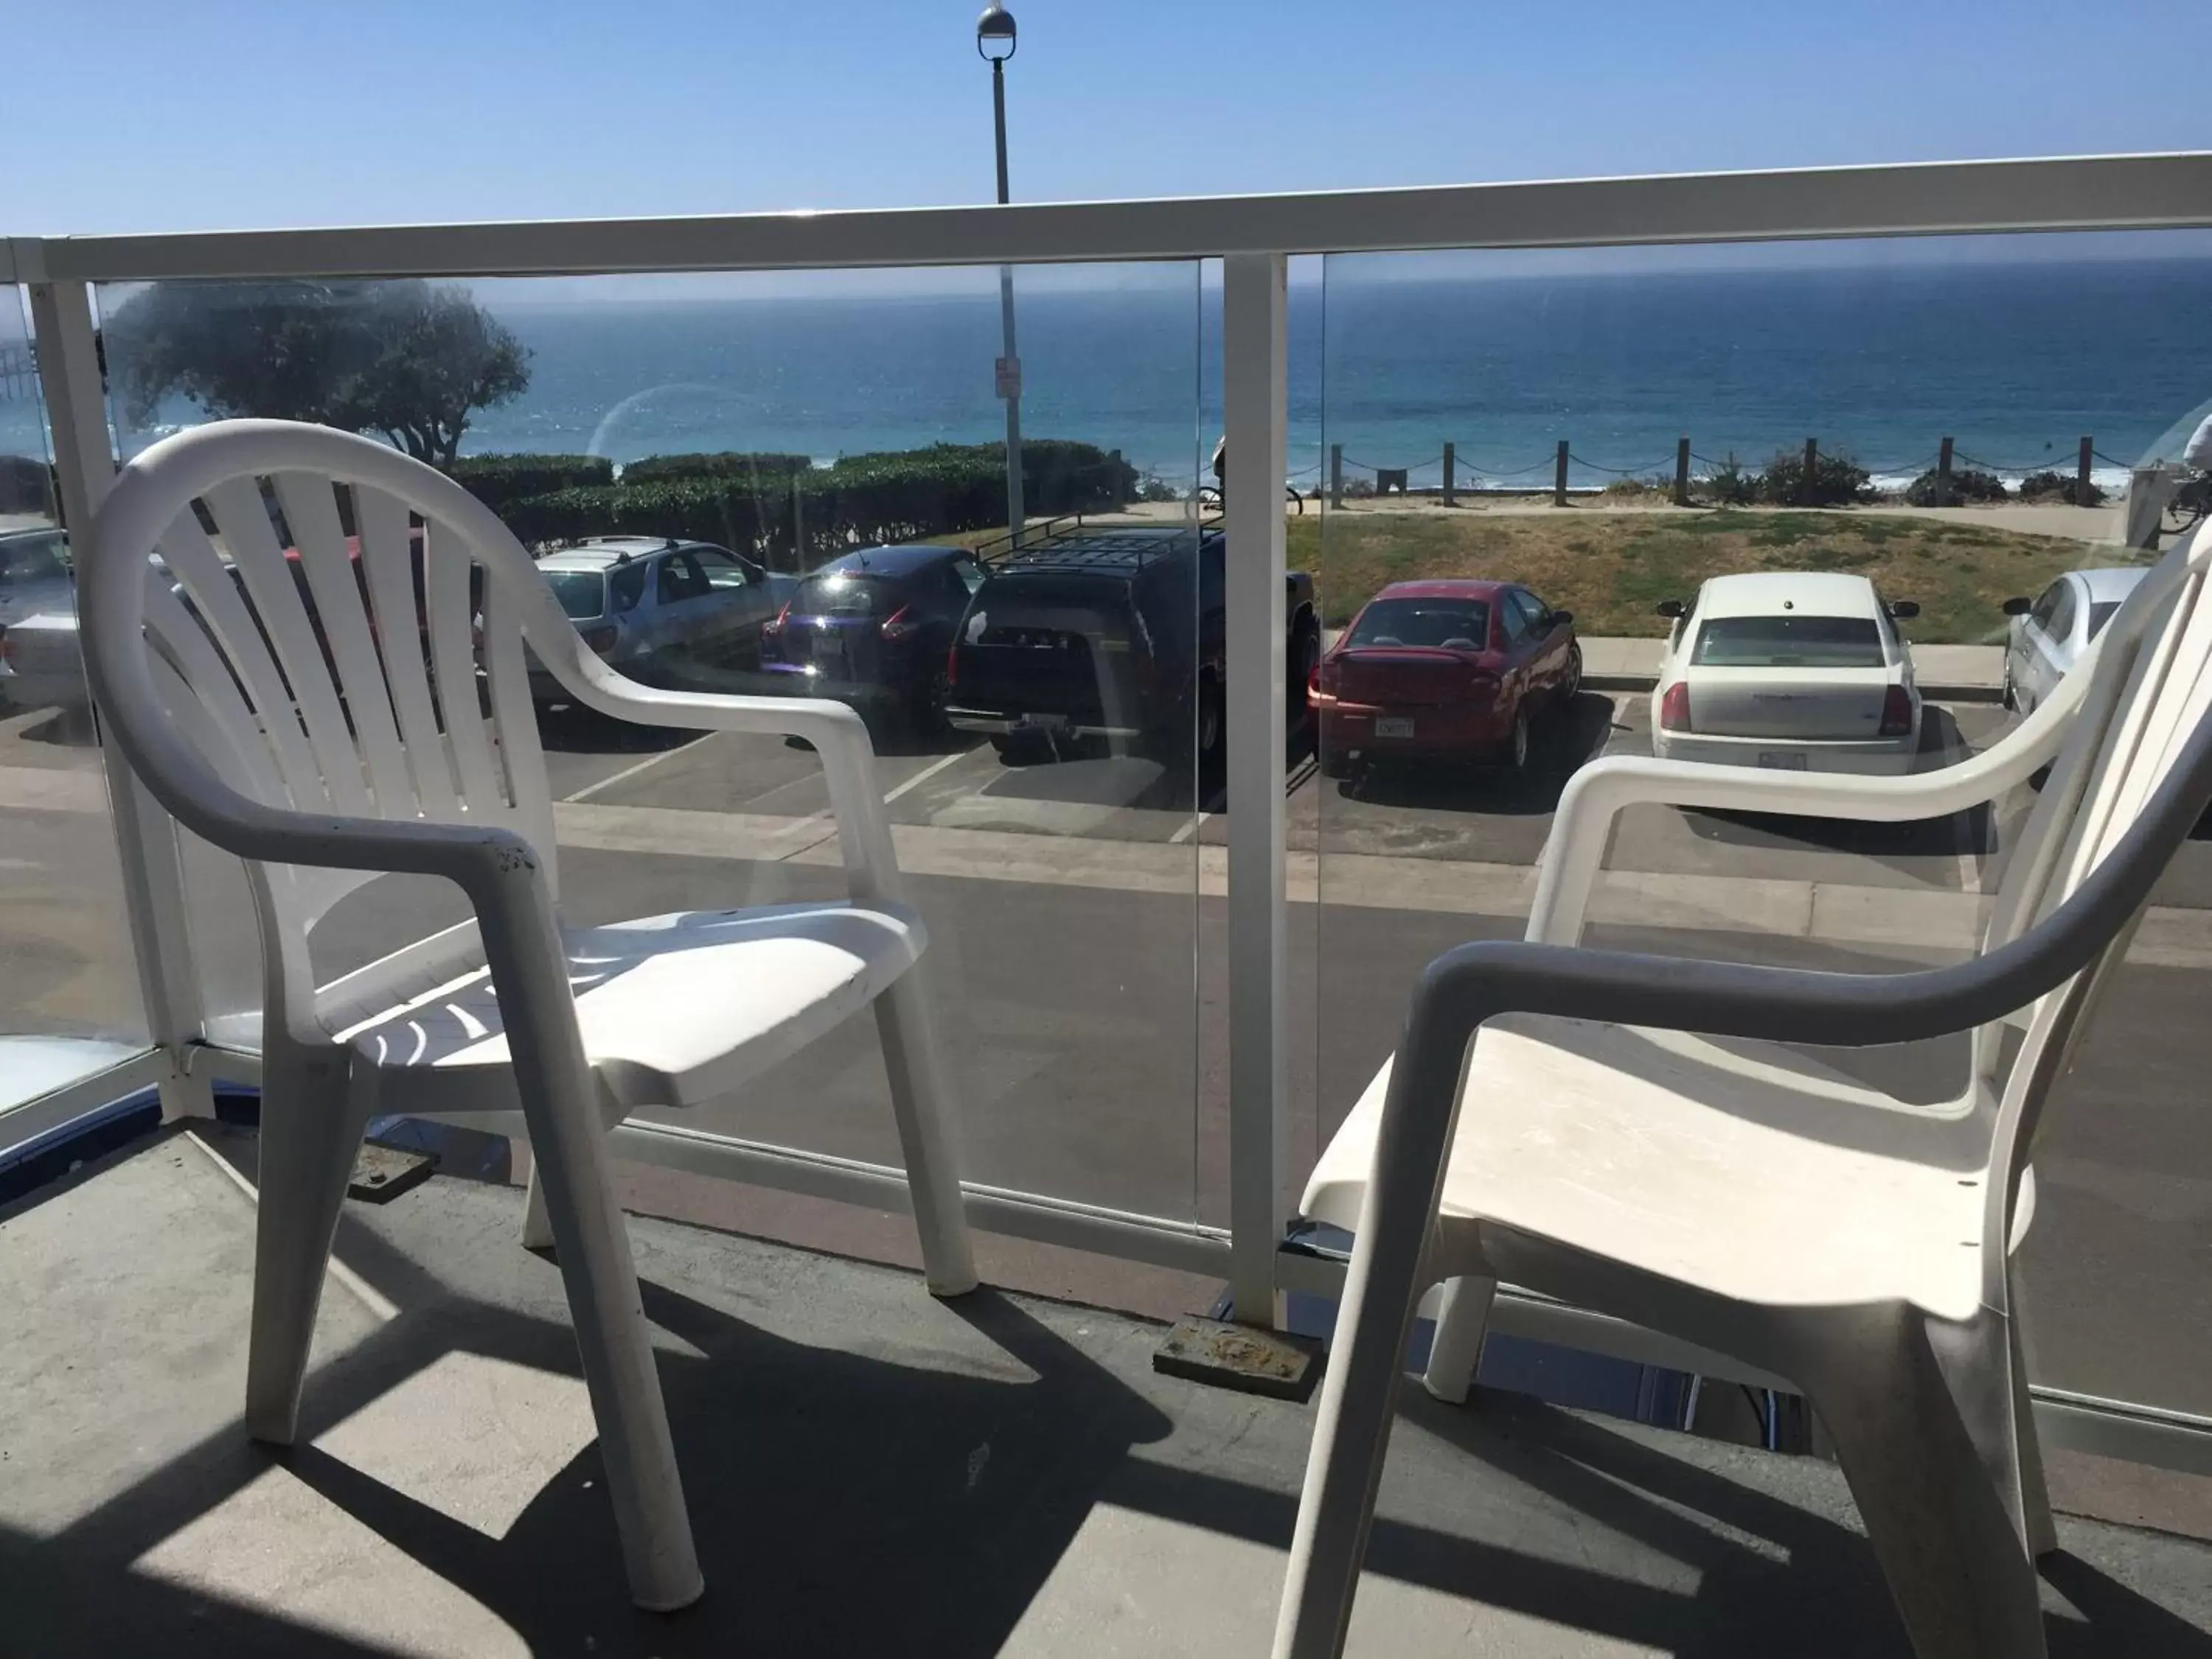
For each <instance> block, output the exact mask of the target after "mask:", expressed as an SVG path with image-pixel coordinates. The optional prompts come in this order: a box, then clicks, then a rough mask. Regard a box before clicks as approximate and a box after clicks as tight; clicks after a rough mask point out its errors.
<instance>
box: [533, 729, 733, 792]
mask: <svg viewBox="0 0 2212 1659" xmlns="http://www.w3.org/2000/svg"><path fill="white" fill-rule="evenodd" d="M713 736H714V733H713V732H701V733H700V734H699V735H698V736H697V737H696V738H687V739H685V740H684V742H682V743H679V744H677V745H676V746H675V747H674V748H673V749H663V750H660V751H659V753H657V754H652V755H647V757H645V758H644V759H643V760H641V761H639V762H638V763H636V764H635V765H634V766H625V767H623V769H622V770H621V771H619V772H610V773H609V774H608V775H606V776H605V777H603V778H601V779H600V780H599V781H598V782H597V783H587V784H586V785H585V786H584V787H582V788H581V789H579V790H578V791H576V793H574V794H573V795H563V796H562V798H561V799H563V800H589V799H591V798H592V796H594V795H596V794H598V793H599V792H600V791H601V790H603V789H611V788H613V787H615V786H616V785H617V784H618V783H627V782H628V781H629V780H630V779H632V778H634V777H635V776H636V775H638V774H639V773H641V772H644V771H647V770H650V769H652V768H653V767H656V766H658V765H659V764H660V763H661V762H663V761H665V760H666V759H668V758H669V757H671V755H680V754H682V753H683V752H684V750H687V749H690V748H695V747H696V746H697V745H698V744H702V743H704V742H706V741H707V739H708V738H711V737H713Z"/></svg>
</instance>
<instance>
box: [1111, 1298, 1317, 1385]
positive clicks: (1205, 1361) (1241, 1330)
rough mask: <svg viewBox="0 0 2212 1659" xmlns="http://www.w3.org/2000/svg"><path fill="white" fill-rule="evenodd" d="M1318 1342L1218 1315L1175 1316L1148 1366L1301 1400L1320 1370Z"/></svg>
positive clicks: (1164, 1372) (1167, 1373)
mask: <svg viewBox="0 0 2212 1659" xmlns="http://www.w3.org/2000/svg"><path fill="white" fill-rule="evenodd" d="M1321 1366H1322V1352H1321V1348H1320V1346H1319V1345H1318V1344H1316V1343H1313V1342H1310V1341H1308V1340H1305V1339H1304V1338H1303V1337H1296V1336H1285V1335H1284V1334H1282V1333H1281V1332H1279V1331H1264V1330H1256V1329H1255V1328H1252V1327H1250V1326H1249V1325H1231V1324H1227V1323H1225V1322H1222V1321H1221V1320H1218V1319H1200V1318H1198V1317H1196V1316H1193V1317H1190V1318H1188V1319H1179V1320H1177V1321H1176V1323H1175V1326H1174V1328H1172V1329H1171V1330H1170V1331H1169V1332H1168V1334H1167V1335H1166V1337H1165V1338H1164V1339H1163V1340H1162V1341H1161V1343H1160V1346H1158V1347H1157V1348H1155V1349H1153V1350H1152V1369H1153V1370H1156V1371H1158V1372H1160V1373H1161V1374H1162V1375H1164V1376H1180V1377H1185V1378H1188V1380H1189V1381H1191V1382H1193V1383H1212V1385H1213V1386H1214V1387H1216V1388H1218V1389H1238V1390H1239V1391H1241V1392H1243V1393H1245V1394H1263V1395H1267V1396H1269V1397H1270V1398H1271V1399H1275V1400H1296V1401H1304V1399H1305V1398H1306V1397H1307V1396H1308V1395H1310V1394H1311V1393H1312V1392H1313V1386H1314V1383H1315V1382H1316V1380H1317V1379H1318V1378H1319V1377H1320V1376H1321Z"/></svg>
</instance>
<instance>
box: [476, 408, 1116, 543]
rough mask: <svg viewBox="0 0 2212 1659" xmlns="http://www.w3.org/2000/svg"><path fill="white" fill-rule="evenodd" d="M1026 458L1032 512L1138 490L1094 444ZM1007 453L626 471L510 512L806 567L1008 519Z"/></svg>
mask: <svg viewBox="0 0 2212 1659" xmlns="http://www.w3.org/2000/svg"><path fill="white" fill-rule="evenodd" d="M1005 453H1006V447H1005V446H1004V445H1003V444H934V445H932V446H931V447H928V448H927V449H915V450H904V451H897V452H890V453H879V454H867V455H848V456H847V457H845V458H844V459H842V460H840V461H838V462H836V464H835V465H830V466H821V467H817V466H807V467H804V468H801V469H799V470H797V471H787V472H781V473H778V472H770V471H766V470H765V469H763V471H757V472H748V473H744V474H721V475H712V474H709V475H706V476H696V475H695V476H692V477H675V478H660V477H652V476H650V475H648V476H647V477H642V478H641V477H639V476H638V468H637V467H626V468H624V469H623V478H622V482H621V483H599V484H592V485H586V486H580V487H579V486H571V487H568V488H565V489H555V490H550V491H548V492H546V493H545V494H544V495H533V496H530V497H527V498H525V499H522V500H520V501H513V502H510V503H508V504H507V506H506V507H502V508H501V517H503V518H504V519H505V520H507V526H508V528H510V529H511V530H513V532H514V533H515V534H516V535H517V536H518V537H520V538H521V539H522V540H524V541H526V542H556V541H581V540H585V539H587V538H592V537H595V536H613V535H637V536H682V537H696V538H699V539H700V540H702V541H710V542H716V543H720V544H721V545H723V546H725V547H731V548H735V549H738V550H740V551H744V552H748V553H750V554H752V555H753V556H755V557H757V558H760V559H763V560H765V561H767V562H770V563H773V564H781V565H789V564H791V563H793V562H796V563H797V564H799V565H800V566H808V565H811V564H812V563H814V562H817V560H819V559H822V558H826V557H829V556H832V555H834V554H836V553H839V552H842V551H843V550H845V549H847V548H848V547H858V546H866V545H869V544H872V543H877V542H908V541H919V540H921V539H923V538H927V537H930V536H943V535H950V534H955V533H957V532H963V531H970V530H987V529H991V528H994V527H995V526H1000V525H1001V524H1003V523H1005V522H1006V473H1005V471H1003V470H1002V461H1001V458H1002V457H1003V456H1004V455H1005ZM1022 453H1023V455H1024V459H1027V460H1028V462H1029V464H1030V478H1029V480H1028V490H1027V495H1026V505H1027V507H1028V508H1029V510H1030V512H1031V513H1038V514H1043V513H1076V512H1083V511H1086V510H1096V509H1097V508H1100V507H1107V506H1109V505H1111V504H1112V503H1113V502H1114V501H1115V500H1117V499H1126V498H1127V496H1129V495H1134V494H1135V493H1136V487H1137V482H1138V481H1137V477H1136V474H1135V471H1134V470H1133V469H1132V468H1129V467H1127V466H1126V465H1122V466H1121V474H1122V476H1121V479H1120V481H1119V482H1120V483H1121V490H1122V495H1121V496H1120V497H1117V496H1116V495H1115V493H1114V488H1113V486H1114V484H1115V474H1114V468H1115V465H1118V464H1117V463H1115V462H1114V461H1113V460H1112V459H1111V458H1110V457H1109V456H1107V455H1106V454H1104V453H1103V452H1101V451H1100V450H1099V449H1097V447H1095V446H1093V445H1091V444H1079V443H1072V442H1068V441H1063V440H1054V439H1042V440H1036V441H1024V444H1023V445H1022ZM669 459H678V460H683V459H684V458H669ZM706 459H717V460H718V459H720V458H719V457H710V458H706ZM685 464H689V463H688V462H686V463H685ZM643 465H646V464H645V463H642V462H641V463H639V464H638V466H639V467H642V466H643ZM802 543H803V544H802Z"/></svg>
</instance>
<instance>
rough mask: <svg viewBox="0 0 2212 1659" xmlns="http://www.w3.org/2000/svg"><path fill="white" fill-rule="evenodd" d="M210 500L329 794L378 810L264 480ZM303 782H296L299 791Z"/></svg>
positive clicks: (233, 483)
mask: <svg viewBox="0 0 2212 1659" xmlns="http://www.w3.org/2000/svg"><path fill="white" fill-rule="evenodd" d="M202 499H203V500H204V501H206V503H207V505H208V507H209V510H210V511H211V512H212V513H214V514H215V522H216V532H217V533H219V534H220V535H221V536H222V539H223V544H224V545H225V546H227V547H228V549H229V550H230V556H231V558H232V560H233V561H234V563H235V567H236V568H237V570H238V573H239V576H240V579H241V580H243V581H244V582H245V584H246V597H247V598H248V599H250V600H251V601H252V605H253V611H254V615H255V617H257V618H258V620H259V622H260V623H261V627H262V629H263V631H264V633H265V634H266V635H268V638H269V642H270V645H271V646H272V647H275V649H276V662H277V665H278V666H279V667H281V668H282V669H283V671H284V683H285V684H287V685H289V687H290V688H291V691H292V701H293V702H295V704H297V705H298V708H299V710H300V719H301V724H303V725H304V726H306V727H307V745H308V747H309V748H311V749H313V750H314V755H315V764H316V766H317V767H318V768H319V769H320V770H321V775H322V785H323V789H324V792H325V793H326V794H327V795H328V796H329V797H330V802H331V806H333V807H334V808H336V809H337V811H341V812H348V813H359V814H361V815H362V816H364V817H366V816H368V814H370V813H371V812H373V811H374V810H375V809H374V806H373V805H372V804H371V802H370V799H369V794H368V783H367V782H366V781H364V779H363V778H362V769H361V756H360V754H359V752H358V751H356V750H355V748H354V746H353V738H352V736H351V734H350V733H349V732H347V730H346V718H345V710H344V709H343V708H341V707H340V706H339V704H338V694H337V687H336V686H335V685H333V684H331V673H330V668H329V665H327V664H326V663H325V662H324V660H323V647H322V646H321V645H320V643H319V642H318V641H317V640H316V638H315V629H314V627H313V623H310V622H309V621H308V620H307V605H306V603H305V602H304V601H303V600H302V599H301V597H300V584H299V582H298V581H297V580H295V578H294V576H293V574H292V562H291V561H290V560H289V559H288V558H286V557H285V556H284V550H283V548H282V547H280V546H278V545H277V543H276V527H275V526H273V525H271V524H270V522H269V510H268V508H267V507H265V506H264V504H263V499H262V495H261V488H260V484H259V482H258V480H256V479H253V478H233V479H231V480H229V481H228V483H220V484H217V485H216V487H215V488H214V489H210V490H209V491H208V493H207V494H206V495H205V496H204V497H203V498H202ZM194 597H195V598H197V597H198V595H197V592H195V595H194ZM298 783H299V780H296V779H295V781H294V784H295V788H296V787H298Z"/></svg>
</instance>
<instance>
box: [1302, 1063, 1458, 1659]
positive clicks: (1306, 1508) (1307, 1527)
mask: <svg viewBox="0 0 2212 1659" xmlns="http://www.w3.org/2000/svg"><path fill="white" fill-rule="evenodd" d="M1410 1086H1413V1085H1409V1084H1407V1081H1406V1074H1405V1073H1404V1072H1403V1071H1402V1070H1401V1073H1400V1074H1399V1076H1398V1077H1397V1078H1396V1079H1394V1080H1393V1087H1394V1089H1396V1088H1406V1087H1410ZM1394 1104H1395V1097H1394ZM1456 1117H1457V1113H1456V1111H1454V1112H1452V1113H1449V1114H1443V1113H1439V1114H1436V1115H1434V1116H1433V1117H1429V1118H1423V1117H1413V1118H1411V1119H1409V1120H1408V1121H1407V1122H1406V1123H1405V1124H1404V1126H1403V1127H1401V1128H1400V1129H1397V1130H1395V1131H1394V1129H1393V1127H1392V1123H1391V1109H1390V1108H1386V1109H1385V1115H1384V1124H1383V1134H1382V1136H1381V1138H1380V1139H1378V1140H1377V1143H1376V1154H1375V1167H1374V1171H1373V1174H1372V1175H1371V1176H1370V1178H1369V1180H1368V1183H1367V1193H1366V1196H1365V1198H1364V1200H1362V1201H1361V1204H1360V1208H1359V1225H1358V1231H1356V1233H1355V1234H1354V1235H1353V1243H1352V1266H1351V1267H1350V1269H1349V1270H1348V1271H1347V1272H1346V1275H1345V1283H1344V1299H1343V1301H1342V1302H1341V1303H1340V1304H1339V1305H1338V1308H1337V1315H1336V1334H1335V1336H1334V1340H1332V1341H1331V1343H1330V1345H1329V1356H1328V1370H1326V1371H1325V1372H1323V1373H1322V1389H1321V1406H1320V1408H1319V1410H1318V1411H1317V1412H1316V1414H1315V1418H1314V1431H1313V1445H1312V1449H1311V1451H1310V1452H1309V1453H1308V1455H1307V1458H1306V1475H1305V1485H1304V1489H1303V1490H1302V1491H1301V1492H1300V1493H1299V1497H1298V1520H1297V1529H1296V1531H1295V1532H1293V1534H1291V1559H1290V1568H1289V1571H1288V1572H1287V1573H1286V1574H1285V1577H1284V1582H1283V1600H1282V1605H1281V1607H1280V1608H1279V1610H1278V1612H1277V1613H1276V1619H1275V1645H1274V1649H1273V1653H1274V1659H1336V1656H1338V1655H1340V1654H1341V1653H1342V1652H1343V1650H1344V1638H1345V1632H1346V1631H1347V1630H1348V1629H1349V1628H1350V1627H1351V1624H1352V1597H1353V1595H1354V1594H1355V1593H1356V1592H1357V1591H1358V1587H1359V1569H1360V1564H1361V1562H1362V1561H1363V1559H1364V1558H1365V1556H1366V1553H1367V1534H1368V1529H1369V1528H1370V1525H1371V1524H1372V1522H1373V1521H1374V1517H1375V1493H1376V1488H1377V1487H1378V1486H1380V1485H1381V1483H1382V1479H1383V1455H1384V1454H1385V1452H1386V1451H1388V1449H1389V1443H1390V1428H1391V1424H1392V1421H1393V1419H1394V1415H1395V1405H1396V1401H1397V1391H1398V1380H1399V1373H1400V1371H1401V1368H1402V1367H1403V1365H1404V1363H1405V1353H1406V1339H1407V1334H1409V1333H1410V1332H1411V1330H1412V1328H1413V1310H1414V1309H1415V1308H1416V1307H1418V1306H1419V1303H1420V1299H1421V1291H1422V1288H1423V1285H1424V1284H1425V1279H1424V1270H1423V1259H1424V1255H1425V1247H1426V1244H1427V1236H1428V1231H1429V1223H1430V1219H1431V1218H1432V1217H1433V1216H1434V1215H1435V1214H1436V1208H1437V1189H1438V1188H1439V1187H1440V1186H1441V1185H1442V1182H1443V1158H1444V1152H1445V1149H1446V1148H1447V1147H1449V1146H1450V1144H1451V1135H1452V1127H1453V1124H1454V1121H1455V1119H1456Z"/></svg>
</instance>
